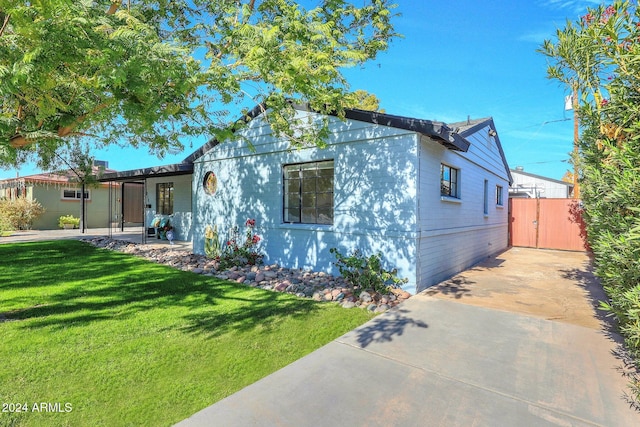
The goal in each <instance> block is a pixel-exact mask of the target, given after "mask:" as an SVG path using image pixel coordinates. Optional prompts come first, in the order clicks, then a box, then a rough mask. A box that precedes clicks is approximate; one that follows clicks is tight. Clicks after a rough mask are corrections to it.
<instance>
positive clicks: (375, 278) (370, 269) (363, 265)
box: [329, 248, 408, 294]
mask: <svg viewBox="0 0 640 427" xmlns="http://www.w3.org/2000/svg"><path fill="white" fill-rule="evenodd" d="M329 252H331V253H332V254H334V255H335V257H336V259H337V261H336V262H334V265H335V266H336V267H338V270H339V271H340V275H341V276H342V277H344V278H345V280H346V281H347V282H348V283H349V284H350V285H351V289H352V291H353V292H354V293H355V294H360V292H362V291H364V290H367V289H370V290H372V291H375V292H380V293H384V292H388V291H389V289H390V288H397V287H400V286H401V284H403V283H407V281H408V279H401V278H399V277H398V270H397V269H395V268H394V269H393V270H386V269H384V268H383V267H382V254H381V253H380V252H378V253H377V254H374V255H371V256H369V257H366V256H364V255H363V254H362V252H361V251H360V250H359V249H356V250H354V251H353V252H352V253H351V255H349V256H345V255H342V254H341V253H340V251H338V249H337V248H331V249H329Z"/></svg>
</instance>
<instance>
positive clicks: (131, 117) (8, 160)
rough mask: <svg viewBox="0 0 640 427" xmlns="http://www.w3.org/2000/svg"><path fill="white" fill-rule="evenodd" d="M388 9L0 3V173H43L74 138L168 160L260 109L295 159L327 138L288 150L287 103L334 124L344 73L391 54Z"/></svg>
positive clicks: (272, 0)
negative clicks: (330, 117) (244, 110)
mask: <svg viewBox="0 0 640 427" xmlns="http://www.w3.org/2000/svg"><path fill="white" fill-rule="evenodd" d="M352 3H357V5H355V4H352ZM305 6H308V7H305ZM393 8H394V5H392V4H390V3H389V0H366V1H359V2H348V1H344V0H317V1H312V0H309V1H304V2H294V1H292V0H246V1H245V0H242V1H241V0H216V1H210V0H150V1H147V0H145V1H142V0H128V1H126V0H125V1H122V0H31V1H27V0H0V99H1V106H0V166H5V167H9V166H15V165H19V164H20V163H22V162H24V161H26V160H28V159H33V158H36V159H38V160H39V161H40V163H41V165H42V166H46V165H48V164H49V163H50V161H51V159H52V158H54V154H53V153H54V152H55V151H56V150H58V149H60V148H61V147H63V146H65V145H68V143H69V142H68V141H69V140H70V139H73V137H74V136H75V137H87V136H88V137H94V138H95V141H96V144H109V143H120V144H131V145H133V146H139V145H145V146H148V147H149V149H150V150H151V151H153V152H155V153H158V154H159V155H161V156H162V155H163V154H165V153H167V152H168V151H173V150H175V151H179V150H181V149H182V148H183V141H185V139H186V140H188V139H189V137H192V136H200V135H208V136H217V137H219V138H224V137H225V136H228V135H229V129H230V125H231V124H233V123H232V120H233V119H237V116H238V113H237V111H238V110H239V109H240V108H241V107H242V106H245V107H246V106H248V105H255V104H257V103H259V102H265V105H268V106H269V114H268V118H269V120H270V122H271V124H272V126H273V127H274V130H275V131H276V132H277V133H279V134H280V135H283V136H289V137H291V138H292V143H293V144H294V145H296V144H302V143H309V142H315V143H319V142H320V141H319V139H318V138H321V136H322V133H321V132H320V133H315V134H311V135H305V138H303V139H293V136H294V135H297V133H294V131H293V130H292V121H291V118H292V117H293V109H292V107H291V104H290V103H289V102H288V101H289V100H291V99H293V100H295V101H297V102H304V103H309V104H310V106H311V107H312V108H314V109H315V110H318V111H320V112H333V113H337V114H338V115H341V114H343V113H344V109H345V108H347V107H350V106H353V105H354V103H355V102H356V98H355V97H354V96H352V95H351V94H350V93H349V88H348V84H347V82H346V81H345V79H344V77H343V76H342V74H341V69H342V68H344V67H349V66H354V65H357V64H362V63H364V62H366V61H367V60H369V59H372V58H374V57H375V56H376V55H377V54H378V53H379V52H380V51H384V50H385V49H387V47H388V43H389V42H390V40H391V39H392V38H393V37H394V36H395V33H394V30H393V27H392V24H391V19H392V17H393V14H392V12H391V11H392V9H393ZM236 125H237V124H236ZM302 141H305V142H302Z"/></svg>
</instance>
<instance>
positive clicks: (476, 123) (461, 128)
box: [449, 117, 513, 185]
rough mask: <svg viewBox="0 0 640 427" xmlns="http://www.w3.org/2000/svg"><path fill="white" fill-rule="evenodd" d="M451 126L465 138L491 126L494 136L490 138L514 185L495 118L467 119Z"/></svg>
mask: <svg viewBox="0 0 640 427" xmlns="http://www.w3.org/2000/svg"><path fill="white" fill-rule="evenodd" d="M449 126H451V127H452V128H453V129H454V131H455V132H457V133H459V134H460V135H461V136H462V137H464V138H466V137H467V136H469V135H471V134H474V133H476V132H478V131H479V130H480V129H484V128H485V127H487V126H489V128H490V131H491V130H492V131H493V132H492V133H493V135H491V134H489V136H492V137H493V138H494V140H495V142H496V147H497V148H498V152H499V153H500V157H501V158H502V164H503V165H504V169H505V172H506V174H507V176H508V177H509V185H511V184H512V183H513V176H512V175H511V170H510V169H509V163H508V162H507V157H506V156H505V154H504V150H503V149H502V143H501V142H500V135H498V131H497V130H496V125H495V123H494V122H493V117H485V118H482V119H471V118H467V120H466V121H464V122H456V123H451V124H450V125H449Z"/></svg>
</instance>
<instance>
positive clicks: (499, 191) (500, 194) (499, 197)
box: [496, 185, 504, 206]
mask: <svg viewBox="0 0 640 427" xmlns="http://www.w3.org/2000/svg"><path fill="white" fill-rule="evenodd" d="M496 206H504V187H503V186H502V185H496Z"/></svg>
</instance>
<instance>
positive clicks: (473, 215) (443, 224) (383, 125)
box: [104, 107, 511, 293]
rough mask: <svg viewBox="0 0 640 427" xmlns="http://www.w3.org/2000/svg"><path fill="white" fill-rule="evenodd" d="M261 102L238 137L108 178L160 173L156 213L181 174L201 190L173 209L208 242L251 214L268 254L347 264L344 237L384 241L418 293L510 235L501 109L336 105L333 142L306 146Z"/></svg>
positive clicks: (325, 267)
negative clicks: (440, 115)
mask: <svg viewBox="0 0 640 427" xmlns="http://www.w3.org/2000/svg"><path fill="white" fill-rule="evenodd" d="M260 111H261V110H260V109H256V110H254V112H253V114H252V115H251V116H252V119H251V120H250V121H249V122H248V125H247V126H246V127H245V128H243V129H242V130H241V131H240V132H241V135H239V138H238V139H237V140H232V141H226V142H224V143H220V144H218V143H217V142H216V141H210V142H209V143H207V144H205V145H204V146H203V147H201V148H200V149H199V150H198V151H196V152H195V153H193V154H192V155H191V156H189V157H188V158H187V159H185V161H184V162H183V163H182V164H180V165H171V166H168V167H166V168H164V170H163V171H159V170H158V168H151V169H146V170H140V171H130V172H128V173H127V172H125V173H119V174H116V175H114V176H105V178H104V179H105V180H108V179H112V180H114V179H115V180H120V179H125V178H127V179H143V180H144V181H145V182H146V183H147V184H151V185H149V186H148V189H149V190H148V191H147V195H148V197H147V201H146V207H147V210H148V211H149V215H154V214H156V213H157V210H158V206H156V205H157V204H158V203H163V201H162V199H160V198H158V196H157V194H158V192H163V191H165V189H166V188H167V185H163V183H164V184H168V183H171V191H172V194H173V195H172V196H171V197H173V198H174V200H184V202H186V201H187V200H191V206H190V210H189V207H188V206H186V203H184V205H185V206H182V205H181V207H180V209H181V211H180V212H173V215H175V214H176V213H179V218H180V219H181V221H182V224H181V225H180V226H178V238H179V239H188V240H191V241H192V242H193V251H194V252H196V253H203V252H204V233H205V228H206V226H207V225H211V226H214V225H215V226H217V229H218V230H219V231H221V232H222V233H224V231H225V230H228V229H230V228H231V227H234V226H238V227H240V228H241V229H242V228H243V226H244V223H245V221H246V220H247V219H248V218H251V219H255V221H256V229H255V230H256V232H257V233H258V234H259V235H260V237H261V239H262V240H261V242H260V244H261V249H262V251H263V252H264V254H265V262H266V263H278V264H279V265H282V266H286V267H292V268H311V269H314V270H317V271H326V272H333V273H336V272H337V270H336V269H335V267H334V266H333V262H334V261H335V257H334V256H333V254H331V253H330V251H329V250H330V249H331V248H333V247H335V248H338V249H339V250H340V251H341V252H343V253H346V252H350V251H351V250H353V249H360V250H361V251H362V252H363V253H364V254H365V255H370V254H373V253H376V252H381V253H382V255H383V259H384V262H385V263H386V264H387V267H388V268H393V267H395V268H397V269H398V275H399V276H400V277H406V278H408V279H409V281H408V283H407V284H406V286H405V289H406V290H408V291H410V292H412V293H415V292H418V291H420V290H423V289H425V288H427V287H429V286H431V285H434V284H436V283H438V282H440V281H442V280H444V279H446V278H449V277H451V276H452V275H454V274H456V273H458V272H460V271H462V270H464V269H465V268H468V267H470V266H471V265H473V264H475V263H477V262H478V261H480V260H482V259H483V258H486V257H487V256H490V255H492V254H495V253H496V252H499V251H501V250H503V249H505V248H506V247H507V232H508V207H507V197H508V188H509V185H510V183H511V174H510V170H509V167H508V164H507V161H506V159H505V156H504V152H503V151H502V147H501V144H500V140H499V137H498V134H497V132H496V129H495V126H494V123H493V120H492V119H491V118H487V119H480V120H467V121H464V122H460V123H451V124H448V125H447V124H445V123H442V122H435V121H429V120H421V119H414V118H409V117H400V116H393V115H390V114H383V113H376V112H369V111H362V110H348V111H347V114H346V119H344V120H340V119H338V118H337V117H329V125H330V126H329V128H330V136H329V138H328V140H327V146H326V148H318V147H315V146H309V147H306V148H300V149H297V148H291V147H290V145H289V143H288V142H287V141H286V140H283V139H279V138H276V137H274V135H273V134H272V132H271V129H270V127H269V125H268V123H267V122H266V120H264V118H263V116H262V115H261V114H260ZM298 114H299V115H301V116H305V117H310V118H311V119H312V120H315V119H320V118H321V116H319V115H317V113H314V112H312V111H309V110H307V109H305V108H301V107H300V108H299V109H298ZM247 140H249V141H251V145H252V148H249V145H248V144H247V142H246V141H247ZM189 169H191V171H190V172H188V173H190V178H189V175H185V172H186V171H187V170H189ZM172 170H173V171H174V172H175V173H176V174H177V175H171V173H172ZM127 176H128V177H127ZM187 180H189V183H190V186H189V187H188V188H187V187H186V182H185V181H187ZM212 183H213V185H212ZM178 184H180V185H179V186H178ZM154 201H155V202H156V203H155V204H154ZM176 206H177V203H175V204H174V211H175V207H176ZM187 219H188V220H187Z"/></svg>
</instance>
